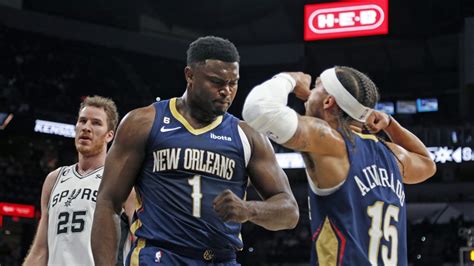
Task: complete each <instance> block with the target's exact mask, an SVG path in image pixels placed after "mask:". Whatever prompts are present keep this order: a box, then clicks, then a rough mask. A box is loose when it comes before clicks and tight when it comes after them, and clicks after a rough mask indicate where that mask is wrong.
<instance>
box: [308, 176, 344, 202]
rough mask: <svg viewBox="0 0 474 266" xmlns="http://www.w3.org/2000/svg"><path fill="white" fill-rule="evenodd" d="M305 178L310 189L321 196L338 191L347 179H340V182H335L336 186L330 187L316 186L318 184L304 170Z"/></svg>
mask: <svg viewBox="0 0 474 266" xmlns="http://www.w3.org/2000/svg"><path fill="white" fill-rule="evenodd" d="M306 178H307V179H308V184H309V187H310V188H311V191H313V192H314V194H316V195H318V196H321V197H324V196H329V195H331V194H333V193H334V192H336V191H338V190H339V189H340V188H341V187H342V185H344V183H345V182H346V180H347V179H344V180H343V181H341V183H339V184H337V185H336V186H334V187H332V188H318V185H317V184H315V183H314V182H313V180H312V179H311V177H310V176H309V174H308V172H307V171H306Z"/></svg>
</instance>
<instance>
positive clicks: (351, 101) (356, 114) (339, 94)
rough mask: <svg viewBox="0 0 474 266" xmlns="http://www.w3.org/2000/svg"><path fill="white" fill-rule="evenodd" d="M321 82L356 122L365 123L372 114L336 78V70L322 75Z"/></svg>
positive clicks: (325, 71)
mask: <svg viewBox="0 0 474 266" xmlns="http://www.w3.org/2000/svg"><path fill="white" fill-rule="evenodd" d="M320 78H321V82H322V83H323V87H324V88H325V89H326V91H327V92H328V93H329V94H330V95H332V96H334V99H336V103H337V105H338V106H339V107H340V108H341V109H342V110H343V111H344V112H346V113H347V114H348V115H349V116H350V117H352V118H354V119H355V120H357V121H359V122H362V123H365V121H366V119H367V117H369V115H370V114H371V113H372V111H373V110H372V109H371V108H369V107H366V106H364V105H362V104H361V103H359V102H358V101H357V100H356V98H354V96H352V95H351V94H350V93H349V92H348V91H347V90H346V88H344V86H342V84H341V82H340V81H339V79H337V76H336V69H335V68H329V69H326V70H324V71H323V73H321V76H320Z"/></svg>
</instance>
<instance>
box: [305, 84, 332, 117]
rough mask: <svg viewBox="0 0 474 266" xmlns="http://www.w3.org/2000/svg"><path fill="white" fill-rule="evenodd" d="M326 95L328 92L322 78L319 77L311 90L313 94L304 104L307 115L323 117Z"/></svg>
mask: <svg viewBox="0 0 474 266" xmlns="http://www.w3.org/2000/svg"><path fill="white" fill-rule="evenodd" d="M326 96H327V92H326V90H324V88H323V85H322V83H321V80H320V79H319V78H317V79H316V82H315V85H314V88H313V89H312V90H311V94H310V95H309V98H308V100H307V101H306V102H305V104H304V105H305V108H306V115H307V116H313V117H317V118H323V115H322V114H323V101H324V98H325V97H326Z"/></svg>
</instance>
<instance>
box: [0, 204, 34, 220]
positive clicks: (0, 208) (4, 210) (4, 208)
mask: <svg viewBox="0 0 474 266" xmlns="http://www.w3.org/2000/svg"><path fill="white" fill-rule="evenodd" d="M0 215H3V216H14V217H26V218H33V217H35V206H33V205H24V204H16V203H7V202H0Z"/></svg>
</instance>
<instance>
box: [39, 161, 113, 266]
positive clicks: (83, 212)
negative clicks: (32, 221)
mask: <svg viewBox="0 0 474 266" xmlns="http://www.w3.org/2000/svg"><path fill="white" fill-rule="evenodd" d="M76 165H77V164H74V165H71V166H65V167H62V168H61V169H60V171H59V175H58V178H57V180H56V183H55V185H54V187H53V190H52V192H51V196H50V199H49V204H48V208H49V210H48V215H49V216H48V217H49V221H48V249H49V261H48V265H88V266H89V265H94V258H93V257H92V249H91V244H90V241H91V230H92V219H93V217H94V210H95V204H96V200H97V191H98V189H99V184H100V181H101V179H102V173H103V171H104V168H103V167H100V168H98V169H96V170H94V171H92V172H90V173H88V174H86V175H84V176H81V175H80V174H79V173H78V172H77V170H76Z"/></svg>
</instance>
